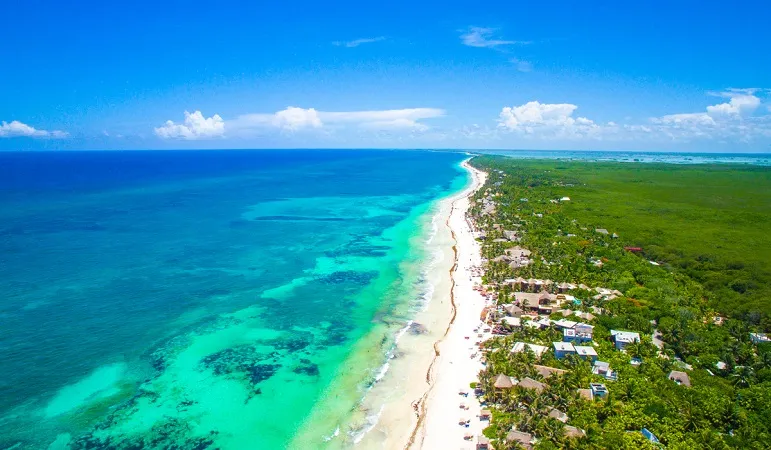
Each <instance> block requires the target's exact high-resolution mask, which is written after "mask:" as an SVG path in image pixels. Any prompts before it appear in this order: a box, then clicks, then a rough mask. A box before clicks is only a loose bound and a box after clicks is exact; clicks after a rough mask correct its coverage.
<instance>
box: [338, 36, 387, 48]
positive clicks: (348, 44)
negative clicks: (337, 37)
mask: <svg viewBox="0 0 771 450" xmlns="http://www.w3.org/2000/svg"><path fill="white" fill-rule="evenodd" d="M385 39H386V38H385V36H378V37H373V38H361V39H354V40H352V41H334V42H332V45H336V46H338V47H347V48H353V47H358V46H360V45H362V44H371V43H373V42H380V41H385Z"/></svg>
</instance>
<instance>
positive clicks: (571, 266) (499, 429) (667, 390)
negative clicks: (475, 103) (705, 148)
mask: <svg viewBox="0 0 771 450" xmlns="http://www.w3.org/2000/svg"><path fill="white" fill-rule="evenodd" d="M472 165H474V166H476V167H478V168H480V169H482V170H485V171H486V172H488V173H489V174H490V177H489V178H488V181H487V183H486V185H485V186H484V187H483V188H482V189H480V190H479V191H478V192H477V193H476V194H475V196H474V197H473V198H472V200H473V206H472V208H471V211H470V214H471V216H472V217H473V218H474V220H475V222H476V223H477V226H478V227H479V228H480V229H481V230H483V231H485V232H486V233H487V239H485V240H484V241H483V246H482V252H483V256H484V257H485V258H486V259H488V261H489V264H488V266H487V270H486V274H485V277H484V281H485V282H486V283H488V284H490V285H493V286H495V285H497V286H499V297H498V298H499V300H498V302H499V304H501V303H506V302H509V301H510V299H509V288H508V287H506V286H505V284H504V280H506V279H510V278H513V277H523V278H539V279H548V280H553V281H555V282H569V283H575V284H579V283H584V284H586V285H588V286H591V287H596V286H602V287H606V288H609V289H615V290H618V291H620V292H621V293H622V295H620V296H618V297H616V298H612V299H597V298H594V297H593V294H594V292H589V291H588V290H581V289H578V290H575V291H574V292H572V293H573V294H574V295H575V296H576V297H578V298H580V299H581V305H580V307H577V308H574V309H576V310H579V311H590V310H591V309H590V308H592V307H595V308H600V307H601V308H602V309H603V311H604V314H598V315H597V316H596V317H595V318H594V319H593V320H591V323H592V324H593V325H594V326H595V332H594V347H595V348H596V350H597V352H598V354H599V358H600V359H601V360H602V361H606V362H609V363H610V365H611V367H613V369H614V370H616V371H617V374H618V379H617V380H614V381H606V380H604V379H603V378H601V377H599V376H598V375H594V374H592V373H591V365H590V364H589V363H588V362H586V361H583V360H581V359H579V358H574V357H569V358H567V359H562V360H556V359H555V358H554V356H553V355H552V354H551V353H547V354H546V355H544V357H543V358H542V359H541V360H540V361H537V358H535V357H534V355H532V354H528V353H527V352H525V353H516V354H513V353H511V352H509V351H508V350H509V349H510V348H511V345H512V344H513V342H515V341H523V342H531V343H537V344H542V345H548V344H549V343H550V342H552V341H559V340H560V339H559V335H558V334H555V330H553V329H547V330H533V329H514V330H512V331H513V334H511V335H509V336H507V337H505V338H494V339H492V340H490V341H488V342H487V343H486V346H487V352H486V358H487V367H486V370H484V371H483V372H482V373H481V374H480V385H481V386H482V387H483V388H484V391H485V392H486V396H487V399H488V401H490V402H491V403H492V405H493V411H494V412H493V421H492V425H491V426H490V427H489V428H487V429H486V430H485V434H486V435H488V436H489V437H491V438H493V439H496V441H494V442H496V443H497V446H496V447H495V448H497V449H501V448H517V447H516V446H514V444H511V443H510V442H507V441H506V440H505V436H506V433H508V432H509V431H510V430H511V429H512V428H514V429H517V430H521V431H526V432H529V433H532V434H533V435H535V436H537V438H538V442H537V444H536V448H655V446H656V445H663V446H666V447H667V448H677V449H690V448H709V449H720V448H751V449H764V448H768V443H769V442H771V344H766V343H761V344H756V343H753V342H751V341H750V333H751V332H763V331H769V329H770V328H771V315H770V314H769V312H770V309H771V261H769V260H768V257H769V255H771V171H770V170H769V169H768V168H759V167H743V166H714V165H704V166H677V165H658V164H635V163H587V162H564V161H535V160H527V161H523V160H515V159H508V158H501V157H491V156H482V157H475V158H474V159H473V160H472ZM564 197H569V198H570V199H569V200H567V199H565V200H563V201H560V200H559V199H562V198H564ZM490 203H492V204H494V205H495V208H494V210H492V211H491V210H489V209H488V210H487V211H485V205H486V204H490ZM504 229H510V230H511V229H515V230H517V231H518V234H519V239H520V242H518V243H517V244H516V245H519V246H522V247H524V248H527V249H529V250H530V251H532V252H533V255H532V263H531V264H529V265H527V266H525V267H518V268H513V267H512V266H510V265H508V264H506V263H504V262H496V261H494V260H495V259H496V257H497V256H499V255H501V254H503V253H504V251H505V250H506V248H509V247H512V246H513V245H514V243H512V242H506V240H505V239H501V238H502V237H503V236H502V230H504ZM597 229H605V230H607V231H608V233H607V234H605V233H604V232H598V231H597ZM496 238H497V239H496ZM629 247H638V248H640V249H641V250H640V251H638V249H634V251H629V250H631V249H629ZM558 316H559V314H557V315H556V316H554V315H553V316H552V319H554V318H558ZM570 318H571V319H572V320H576V321H578V320H580V319H578V318H577V317H576V316H571V317H570ZM611 329H624V330H631V331H635V332H638V333H640V335H641V337H642V339H641V342H640V343H639V344H633V345H631V346H630V347H628V348H627V350H626V352H619V351H617V350H616V349H615V348H614V347H613V344H612V343H611V339H610V330H611ZM654 331H657V332H658V333H659V336H660V339H661V341H663V343H662V344H661V345H663V348H662V349H659V348H657V347H656V346H655V345H654V344H653V341H652V334H653V333H654ZM632 358H635V360H639V361H642V362H641V364H635V365H632V364H630V362H631V361H632ZM536 363H537V364H541V365H547V366H551V367H556V368H562V369H566V370H568V372H567V373H566V374H565V375H562V376H555V377H550V378H549V379H548V383H546V384H547V387H546V388H545V389H544V390H543V391H542V392H535V391H532V390H531V389H522V388H520V387H519V386H517V387H516V388H514V389H511V390H507V391H500V390H496V389H494V388H493V387H492V385H493V382H494V379H495V377H496V376H498V375H499V374H505V375H507V376H511V377H516V378H517V379H521V378H522V377H524V376H527V377H530V378H532V379H535V380H539V381H546V380H544V379H543V377H542V375H541V374H539V373H538V371H537V370H535V369H534V364H536ZM672 370H678V371H685V372H687V374H688V376H689V377H690V381H691V383H692V385H691V386H683V385H678V384H675V383H674V382H673V381H671V380H669V379H668V378H667V374H668V373H669V372H670V371H672ZM590 382H605V383H607V385H608V390H609V394H608V396H607V398H605V399H604V400H603V401H600V402H596V401H595V402H587V401H586V400H584V399H582V398H581V397H580V396H579V395H578V394H577V393H576V390H577V389H579V388H586V387H587V386H588V384H589V383H590ZM551 408H557V409H559V410H561V411H564V412H565V413H566V414H567V415H568V416H569V417H570V421H569V422H568V423H569V424H570V425H571V426H576V427H579V428H580V429H582V430H585V431H586V436H584V437H581V438H578V439H575V438H573V439H569V438H567V437H566V435H565V431H564V430H565V428H563V425H562V424H561V423H556V422H555V421H554V419H553V418H549V417H548V412H549V411H550V410H551ZM642 428H646V429H647V430H650V431H651V432H653V433H654V434H655V435H656V436H657V437H658V438H659V439H660V440H661V444H652V443H651V442H649V441H648V440H646V439H645V438H644V437H643V435H642V434H641V433H640V430H641V429H642Z"/></svg>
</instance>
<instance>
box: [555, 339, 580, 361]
mask: <svg viewBox="0 0 771 450" xmlns="http://www.w3.org/2000/svg"><path fill="white" fill-rule="evenodd" d="M552 345H553V346H554V357H555V358H557V359H563V358H565V357H566V356H568V355H575V354H576V348H575V347H573V344H571V343H570V342H553V343H552Z"/></svg>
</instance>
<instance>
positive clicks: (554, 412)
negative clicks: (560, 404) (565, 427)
mask: <svg viewBox="0 0 771 450" xmlns="http://www.w3.org/2000/svg"><path fill="white" fill-rule="evenodd" d="M549 417H551V418H552V419H557V420H559V421H560V422H562V423H565V422H567V421H568V415H567V414H565V413H564V412H562V411H560V410H559V409H555V408H552V409H551V411H549Z"/></svg>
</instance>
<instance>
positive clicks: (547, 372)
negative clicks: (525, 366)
mask: <svg viewBox="0 0 771 450" xmlns="http://www.w3.org/2000/svg"><path fill="white" fill-rule="evenodd" d="M533 367H534V368H535V370H536V371H537V372H538V373H539V374H540V375H541V376H542V377H543V378H544V379H546V378H549V377H550V376H552V375H563V374H565V373H567V370H565V369H557V368H556V367H549V366H539V365H538V364H534V365H533Z"/></svg>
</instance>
